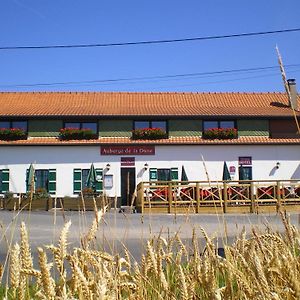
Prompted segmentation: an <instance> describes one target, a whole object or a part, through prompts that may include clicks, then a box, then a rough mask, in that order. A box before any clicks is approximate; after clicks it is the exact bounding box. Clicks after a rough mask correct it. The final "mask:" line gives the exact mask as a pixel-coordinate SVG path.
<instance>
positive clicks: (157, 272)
mask: <svg viewBox="0 0 300 300" xmlns="http://www.w3.org/2000/svg"><path fill="white" fill-rule="evenodd" d="M104 213H105V210H99V211H98V210H95V218H94V220H93V221H92V224H90V227H89V229H88V230H87V232H86V233H85V234H84V235H83V236H82V237H81V245H80V246H79V247H70V245H69V244H68V233H69V231H70V230H72V224H71V222H70V221H69V222H66V223H65V224H64V227H63V230H62V231H61V234H60V238H59V240H58V242H57V244H52V245H44V246H43V247H38V249H37V250H38V251H37V255H38V265H37V266H34V265H33V260H32V253H31V245H30V244H29V242H28V241H29V237H28V231H27V228H26V225H25V223H22V224H21V227H20V233H21V238H20V243H19V244H18V243H15V244H14V245H13V246H12V248H11V251H10V254H9V264H7V266H6V270H7V272H8V279H9V280H8V282H7V283H5V282H3V281H2V284H3V285H2V286H1V288H0V299H20V300H21V299H50V300H51V299H91V300H92V299H103V300H104V299H134V300H144V299H146V300H148V299H149V300H157V299H163V300H177V299H182V300H192V299H209V300H211V299H216V300H219V299H226V300H227V299H233V300H235V299H236V300H240V299H274V300H276V299H300V284H299V279H300V257H299V253H300V232H299V230H298V228H297V227H295V226H294V225H292V224H291V223H290V221H289V218H288V217H286V215H285V214H283V213H282V214H281V216H282V221H283V224H284V227H285V232H284V233H279V232H275V231H273V230H272V229H271V228H267V229H266V231H258V229H255V228H253V229H252V232H251V234H250V235H249V237H246V232H244V231H242V232H241V233H240V234H239V236H237V237H236V240H235V242H234V244H232V245H225V246H224V251H225V257H220V256H219V255H218V251H217V247H216V242H215V240H214V239H211V238H210V237H209V236H207V234H206V232H205V231H204V230H203V229H202V230H201V233H202V235H201V236H197V234H196V230H194V231H193V232H191V235H192V242H191V243H190V244H185V243H184V242H183V241H182V240H181V239H180V237H179V235H178V234H176V235H174V236H169V237H168V238H167V239H165V238H164V237H163V236H162V235H161V234H159V235H158V236H156V237H154V238H151V239H150V240H149V241H147V244H146V246H145V250H144V253H143V254H142V258H141V261H140V262H136V261H135V260H134V259H133V258H132V257H131V255H130V253H129V252H128V250H127V249H126V248H124V255H123V256H122V257H121V256H120V255H119V254H116V255H114V256H113V255H110V254H109V253H107V252H104V251H103V250H101V249H100V248H99V247H98V246H97V243H95V238H96V233H97V231H98V229H99V227H100V224H101V219H102V217H103V215H104ZM200 238H204V239H205V241H206V243H205V247H204V248H203V247H202V248H200V246H199V244H200V243H199V239H200ZM6 286H8V288H7V289H5V287H6Z"/></svg>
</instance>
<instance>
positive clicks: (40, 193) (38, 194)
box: [26, 188, 49, 200]
mask: <svg viewBox="0 0 300 300" xmlns="http://www.w3.org/2000/svg"><path fill="white" fill-rule="evenodd" d="M26 198H27V199H30V198H31V192H27V193H26ZM48 198H49V194H48V192H47V190H46V189H45V188H37V189H36V190H35V191H34V192H33V194H32V200H39V199H48Z"/></svg>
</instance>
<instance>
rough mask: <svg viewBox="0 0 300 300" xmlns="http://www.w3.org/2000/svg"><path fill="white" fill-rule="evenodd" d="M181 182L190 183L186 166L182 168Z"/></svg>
mask: <svg viewBox="0 0 300 300" xmlns="http://www.w3.org/2000/svg"><path fill="white" fill-rule="evenodd" d="M181 181H189V179H188V177H187V175H186V172H185V169H184V166H182V168H181Z"/></svg>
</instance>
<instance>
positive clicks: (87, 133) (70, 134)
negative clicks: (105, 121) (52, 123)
mask: <svg viewBox="0 0 300 300" xmlns="http://www.w3.org/2000/svg"><path fill="white" fill-rule="evenodd" d="M59 138H60V139H61V140H93V139H97V138H98V136H97V134H96V133H94V132H93V130H92V129H77V128H62V129H61V130H60V132H59Z"/></svg>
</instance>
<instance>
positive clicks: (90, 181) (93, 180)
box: [86, 164, 97, 187]
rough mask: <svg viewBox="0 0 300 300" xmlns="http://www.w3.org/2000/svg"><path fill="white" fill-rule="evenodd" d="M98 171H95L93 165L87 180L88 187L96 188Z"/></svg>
mask: <svg viewBox="0 0 300 300" xmlns="http://www.w3.org/2000/svg"><path fill="white" fill-rule="evenodd" d="M96 176H97V174H96V171H95V167H94V164H91V168H90V170H89V173H88V176H87V179H86V186H88V187H95V184H96Z"/></svg>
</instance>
